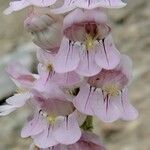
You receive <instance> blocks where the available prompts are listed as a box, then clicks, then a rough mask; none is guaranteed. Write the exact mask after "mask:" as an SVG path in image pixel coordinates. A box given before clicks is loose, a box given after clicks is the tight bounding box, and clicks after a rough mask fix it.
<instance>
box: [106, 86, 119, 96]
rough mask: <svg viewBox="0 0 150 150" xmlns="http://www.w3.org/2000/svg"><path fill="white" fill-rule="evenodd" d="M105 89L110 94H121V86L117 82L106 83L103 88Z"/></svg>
mask: <svg viewBox="0 0 150 150" xmlns="http://www.w3.org/2000/svg"><path fill="white" fill-rule="evenodd" d="M103 91H104V92H106V93H107V94H108V95H110V96H118V95H119V87H118V86H117V85H115V84H109V85H106V86H105V87H104V88H103Z"/></svg>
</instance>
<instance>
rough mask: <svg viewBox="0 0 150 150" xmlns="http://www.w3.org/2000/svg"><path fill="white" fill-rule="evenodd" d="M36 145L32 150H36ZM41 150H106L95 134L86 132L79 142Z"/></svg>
mask: <svg viewBox="0 0 150 150" xmlns="http://www.w3.org/2000/svg"><path fill="white" fill-rule="evenodd" d="M33 148H34V145H32V146H31V147H30V150H34V149H33ZM39 150H105V147H104V146H103V145H102V143H101V141H100V140H99V137H98V136H97V135H95V134H94V133H90V132H84V133H83V134H82V137H81V138H80V140H79V141H78V142H76V143H75V144H71V145H62V144H59V145H56V146H54V147H50V148H47V149H42V148H41V149H39Z"/></svg>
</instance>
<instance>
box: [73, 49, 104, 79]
mask: <svg viewBox="0 0 150 150" xmlns="http://www.w3.org/2000/svg"><path fill="white" fill-rule="evenodd" d="M91 51H92V52H91ZM91 51H85V52H84V53H82V54H81V55H80V63H79V65H78V67H77V69H76V72H77V73H78V74H79V75H81V76H87V77H88V76H93V75H96V74H98V73H99V72H100V71H101V69H102V68H101V67H99V66H98V65H97V64H96V62H95V51H94V50H91Z"/></svg>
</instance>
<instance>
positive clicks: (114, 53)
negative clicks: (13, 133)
mask: <svg viewBox="0 0 150 150" xmlns="http://www.w3.org/2000/svg"><path fill="white" fill-rule="evenodd" d="M96 49H97V53H96V55H95V61H96V63H97V64H98V65H99V66H100V67H102V68H104V69H107V70H109V69H114V68H115V67H116V66H117V65H118V64H119V62H120V53H119V51H118V50H117V49H116V47H115V45H114V43H113V40H112V37H111V36H110V35H109V36H108V37H107V38H106V39H104V40H102V42H101V43H99V45H97V46H96Z"/></svg>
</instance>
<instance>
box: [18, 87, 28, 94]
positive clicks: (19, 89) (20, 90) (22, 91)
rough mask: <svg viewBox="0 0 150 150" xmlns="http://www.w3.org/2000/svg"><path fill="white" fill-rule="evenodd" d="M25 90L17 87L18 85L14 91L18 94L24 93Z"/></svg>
mask: <svg viewBox="0 0 150 150" xmlns="http://www.w3.org/2000/svg"><path fill="white" fill-rule="evenodd" d="M25 92H27V90H26V89H23V88H19V87H18V88H17V89H16V93H18V94H19V93H25Z"/></svg>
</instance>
